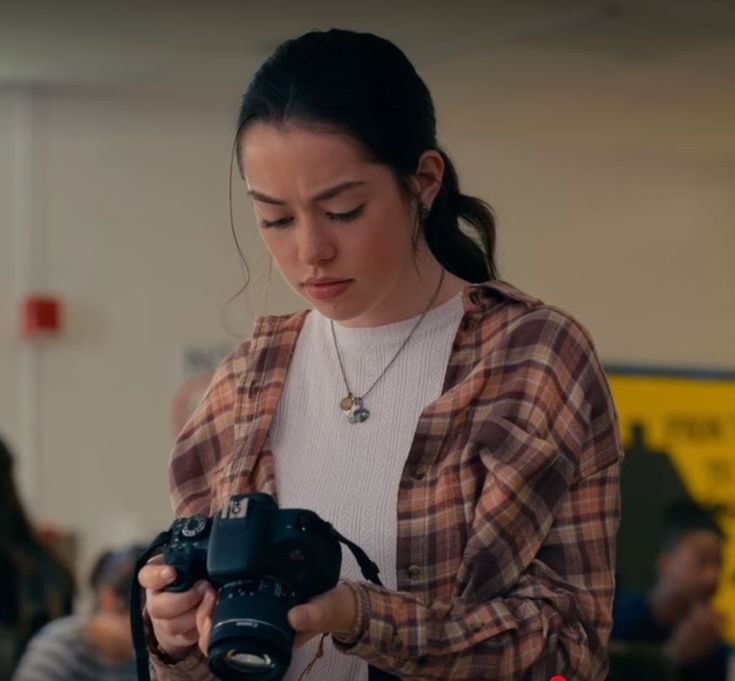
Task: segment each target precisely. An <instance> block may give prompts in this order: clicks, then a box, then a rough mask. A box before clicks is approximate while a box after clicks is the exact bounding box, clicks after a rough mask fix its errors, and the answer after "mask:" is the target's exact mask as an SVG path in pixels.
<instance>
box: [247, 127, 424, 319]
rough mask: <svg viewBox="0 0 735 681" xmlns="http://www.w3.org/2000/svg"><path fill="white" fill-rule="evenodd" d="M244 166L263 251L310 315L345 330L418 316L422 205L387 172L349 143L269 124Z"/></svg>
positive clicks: (251, 134)
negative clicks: (417, 237) (416, 233)
mask: <svg viewBox="0 0 735 681" xmlns="http://www.w3.org/2000/svg"><path fill="white" fill-rule="evenodd" d="M240 160H241V164H242V168H243V173H244V176H245V180H246V182H247V186H248V191H249V194H250V196H251V197H252V199H253V202H254V206H255V216H256V219H257V222H258V225H259V227H260V233H261V234H262V236H263V240H264V241H265V245H266V247H267V248H268V251H269V252H270V254H271V256H272V257H273V260H275V262H276V265H277V266H278V269H279V270H280V272H281V274H282V275H283V276H284V278H285V279H286V281H287V282H288V283H289V284H290V286H291V287H292V288H293V289H294V290H295V291H296V292H297V293H298V294H299V295H301V296H302V297H303V298H305V299H306V300H307V301H308V302H309V303H310V304H311V305H312V306H313V307H315V308H316V309H318V310H319V311H320V312H321V313H322V314H324V315H325V316H327V317H329V318H331V319H334V320H335V321H339V322H341V323H343V324H345V325H348V326H380V325H382V324H388V323H391V322H394V321H399V320H401V319H405V318H408V317H411V316H413V315H416V314H420V312H421V311H422V309H423V306H425V305H426V292H427V290H428V289H430V287H431V283H430V282H429V281H426V280H423V281H422V280H419V281H421V283H420V285H419V286H417V277H418V272H417V263H419V262H420V261H421V257H420V256H421V251H422V249H423V250H426V249H425V248H423V246H424V245H423V244H419V253H416V252H415V249H414V246H413V245H412V232H413V226H414V225H415V224H416V223H415V220H416V208H415V204H414V202H412V201H408V200H406V198H405V197H404V196H403V195H402V194H401V191H400V189H399V186H398V183H397V181H396V178H395V176H394V175H393V173H392V172H391V170H390V168H389V167H387V166H385V165H380V164H377V163H374V162H370V161H369V160H367V159H366V155H365V154H364V152H363V151H362V149H361V147H360V146H359V145H358V144H356V143H355V142H354V141H352V140H351V139H350V138H349V137H347V136H345V135H340V134H337V133H332V132H321V131H315V130H311V129H307V128H303V127H281V126H274V125H269V124H265V123H255V124H253V125H252V127H250V128H248V129H247V130H246V132H245V134H244V135H243V138H242V140H241V158H240ZM417 258H418V260H417ZM419 269H420V268H419Z"/></svg>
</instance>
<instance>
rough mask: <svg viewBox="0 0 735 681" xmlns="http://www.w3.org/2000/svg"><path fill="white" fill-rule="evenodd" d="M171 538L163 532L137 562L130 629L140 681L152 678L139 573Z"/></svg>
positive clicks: (131, 603)
mask: <svg viewBox="0 0 735 681" xmlns="http://www.w3.org/2000/svg"><path fill="white" fill-rule="evenodd" d="M170 536H171V533H170V532H169V531H168V530H166V531H165V532H161V533H160V534H159V535H158V536H157V537H156V538H155V539H154V540H153V541H152V542H151V544H150V546H149V547H148V548H147V549H146V550H145V551H143V553H141V554H140V556H138V559H137V560H136V561H135V572H134V573H133V574H134V576H133V579H134V581H133V588H132V589H131V590H130V628H131V630H132V633H133V650H134V651H135V666H136V668H137V670H138V681H150V678H151V675H150V670H149V668H148V649H147V648H146V645H145V631H144V629H143V599H142V591H143V590H142V589H141V587H140V585H139V584H138V573H139V572H140V570H141V568H142V567H143V566H144V565H145V564H146V563H147V562H148V561H149V560H150V558H151V556H153V555H154V554H155V553H156V551H158V549H159V548H161V547H162V546H165V545H166V544H168V542H169V539H170Z"/></svg>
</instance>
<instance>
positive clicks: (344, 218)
mask: <svg viewBox="0 0 735 681" xmlns="http://www.w3.org/2000/svg"><path fill="white" fill-rule="evenodd" d="M364 208H365V204H364V203H363V204H362V205H361V206H358V207H357V208H353V209H352V210H350V211H348V212H346V213H327V217H328V218H329V219H330V220H334V222H349V221H350V220H355V219H356V218H359V217H360V215H362V211H363V209H364Z"/></svg>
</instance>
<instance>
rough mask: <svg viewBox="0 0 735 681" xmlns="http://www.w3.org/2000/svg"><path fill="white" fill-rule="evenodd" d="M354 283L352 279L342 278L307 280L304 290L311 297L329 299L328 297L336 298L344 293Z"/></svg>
mask: <svg viewBox="0 0 735 681" xmlns="http://www.w3.org/2000/svg"><path fill="white" fill-rule="evenodd" d="M350 284H352V280H351V279H341V280H335V281H323V282H320V281H307V282H305V283H304V290H305V291H306V293H307V294H308V295H309V296H310V297H311V298H317V299H319V300H327V299H328V298H336V297H337V296H339V295H342V293H344V292H345V291H346V290H347V289H348V288H349V286H350Z"/></svg>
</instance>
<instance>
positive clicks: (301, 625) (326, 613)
mask: <svg viewBox="0 0 735 681" xmlns="http://www.w3.org/2000/svg"><path fill="white" fill-rule="evenodd" d="M356 617H357V602H356V598H355V594H354V593H353V591H352V589H351V588H350V587H349V586H347V585H346V584H343V583H341V582H340V583H339V584H337V586H336V587H334V589H330V590H329V591H325V592H324V593H323V594H320V595H319V596H316V597H315V598H313V599H312V600H310V601H309V602H308V603H304V604H303V605H297V606H296V607H295V608H291V610H289V611H288V623H289V624H290V625H291V627H292V628H293V630H294V631H295V632H296V638H295V640H294V647H295V648H298V647H299V646H302V645H304V643H306V642H307V641H308V640H309V639H310V638H312V637H314V636H316V635H317V634H324V633H334V634H342V635H344V636H349V635H350V633H351V632H352V629H353V628H354V626H355V619H356Z"/></svg>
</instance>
